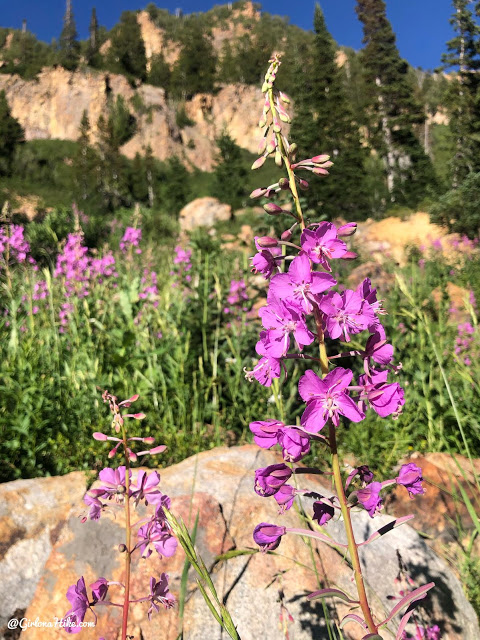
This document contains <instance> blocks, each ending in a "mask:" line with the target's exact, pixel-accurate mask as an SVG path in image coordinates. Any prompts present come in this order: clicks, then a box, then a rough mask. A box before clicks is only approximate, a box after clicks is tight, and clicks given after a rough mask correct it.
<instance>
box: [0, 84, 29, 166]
mask: <svg viewBox="0 0 480 640" xmlns="http://www.w3.org/2000/svg"><path fill="white" fill-rule="evenodd" d="M23 141H24V135H23V129H22V127H21V126H20V123H19V122H18V120H16V119H15V118H14V117H13V116H12V113H11V111H10V107H9V105H8V102H7V97H6V95H5V91H3V90H2V91H0V175H9V174H10V173H11V171H12V163H13V159H14V156H15V150H16V148H17V146H18V145H19V144H20V143H21V142H23Z"/></svg>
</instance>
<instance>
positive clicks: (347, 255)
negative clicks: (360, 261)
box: [341, 251, 358, 260]
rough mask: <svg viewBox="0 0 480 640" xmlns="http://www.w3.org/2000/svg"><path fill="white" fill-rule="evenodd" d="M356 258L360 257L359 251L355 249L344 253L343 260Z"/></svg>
mask: <svg viewBox="0 0 480 640" xmlns="http://www.w3.org/2000/svg"><path fill="white" fill-rule="evenodd" d="M355 258H358V253H355V252H354V251H347V253H344V254H343V256H342V257H341V259H342V260H355Z"/></svg>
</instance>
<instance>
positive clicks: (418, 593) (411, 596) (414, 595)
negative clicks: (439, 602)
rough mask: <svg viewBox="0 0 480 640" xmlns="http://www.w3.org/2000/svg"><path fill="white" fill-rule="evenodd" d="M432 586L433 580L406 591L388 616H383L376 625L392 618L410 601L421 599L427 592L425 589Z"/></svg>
mask: <svg viewBox="0 0 480 640" xmlns="http://www.w3.org/2000/svg"><path fill="white" fill-rule="evenodd" d="M434 586H435V583H434V582H429V583H428V584H424V585H423V587H418V589H415V590H414V591H411V592H410V593H407V595H406V596H405V597H404V598H402V599H401V600H400V602H399V603H398V604H396V605H395V606H394V607H393V609H392V610H391V611H390V615H389V616H388V618H385V620H384V621H383V622H381V623H380V624H379V625H378V626H379V627H383V625H384V624H387V622H390V620H392V618H394V617H395V616H396V615H397V613H398V612H399V611H401V610H402V609H403V608H404V607H406V606H407V605H409V604H411V603H412V602H415V601H416V600H421V599H422V598H424V597H425V595H426V594H427V591H430V589H431V588H432V587H434Z"/></svg>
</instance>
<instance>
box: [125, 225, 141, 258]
mask: <svg viewBox="0 0 480 640" xmlns="http://www.w3.org/2000/svg"><path fill="white" fill-rule="evenodd" d="M141 239H142V230H141V229H135V227H127V228H126V229H125V233H124V234H123V238H122V239H121V241H120V249H121V250H122V251H126V250H127V249H128V248H129V247H137V249H136V250H135V253H142V250H141V249H140V248H138V245H139V243H140V240H141Z"/></svg>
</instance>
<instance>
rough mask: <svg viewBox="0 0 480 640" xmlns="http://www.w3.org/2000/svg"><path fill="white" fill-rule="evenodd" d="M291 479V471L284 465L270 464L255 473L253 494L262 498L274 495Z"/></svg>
mask: <svg viewBox="0 0 480 640" xmlns="http://www.w3.org/2000/svg"><path fill="white" fill-rule="evenodd" d="M291 477H292V470H291V469H290V467H287V465H286V464H283V462H282V463H280V464H271V465H269V466H268V467H265V468H264V469H257V470H256V471H255V486H254V489H255V493H257V494H258V495H259V496H262V497H269V496H273V495H275V493H277V491H278V490H279V489H280V488H281V487H282V486H283V485H284V484H285V483H286V482H288V480H290V478H291Z"/></svg>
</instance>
